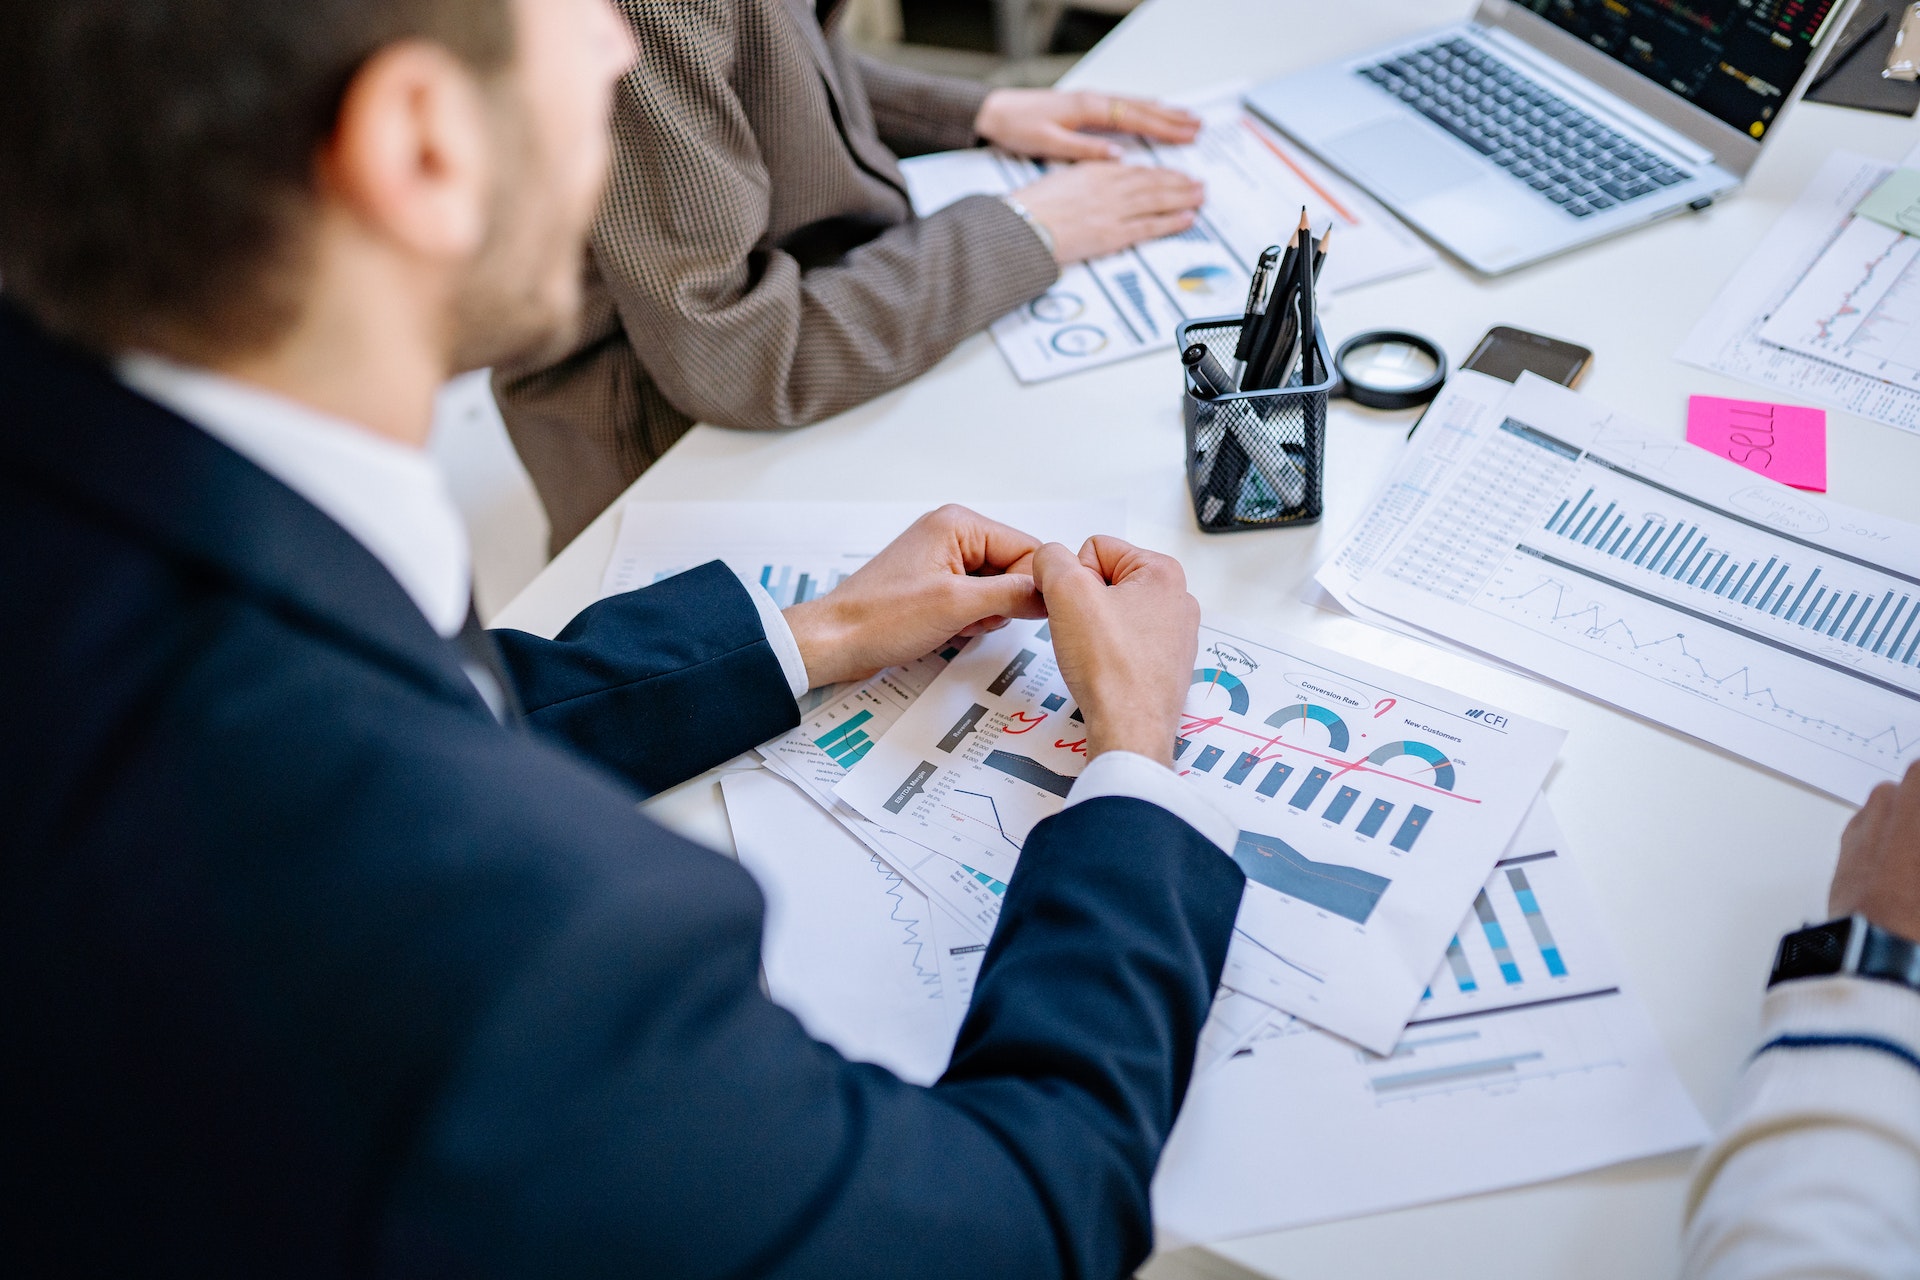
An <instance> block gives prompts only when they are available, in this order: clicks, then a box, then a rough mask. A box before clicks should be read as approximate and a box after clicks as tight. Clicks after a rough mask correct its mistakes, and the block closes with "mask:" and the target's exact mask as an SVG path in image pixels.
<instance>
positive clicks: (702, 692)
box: [491, 561, 800, 795]
mask: <svg viewBox="0 0 1920 1280" xmlns="http://www.w3.org/2000/svg"><path fill="white" fill-rule="evenodd" d="M491 634H492V635H493V638H494V641H495V642H496V643H497V644H498V645H499V646H500V652H501V657H502V658H503V659H504V660H505V662H506V665H507V671H508V674H509V675H510V676H511V677H512V679H513V683H514V688H515V691H516V692H517V693H518V694H519V695H520V704H521V706H522V707H523V708H524V709H525V712H526V716H527V722H528V724H529V725H530V726H531V727H532V728H534V729H535V730H536V731H539V732H544V733H548V734H552V735H553V736H555V737H557V738H560V739H562V740H563V741H565V742H566V743H567V744H568V745H569V746H571V747H572V748H573V749H574V750H575V751H578V752H580V753H581V754H583V755H586V756H587V757H589V758H590V759H593V760H596V761H598V762H599V763H601V764H603V765H605V766H607V767H609V768H611V769H613V770H615V771H616V772H618V773H620V774H621V775H623V776H625V777H626V778H628V779H629V780H631V781H632V782H634V783H635V784H636V785H638V786H639V787H640V788H641V790H642V791H643V792H644V793H646V794H648V795H651V794H653V793H655V792H658V791H664V790H666V789H668V788H669V787H673V786H676V785H678V784H679V783H682V782H685V781H686V780H687V779H688V778H692V777H695V776H697V775H699V774H701V773H704V772H705V771H706V770H708V769H711V768H712V767H714V766H715V765H717V764H721V763H723V762H725V761H727V760H731V759H732V758H733V757H735V756H737V755H739V754H740V753H741V752H743V751H746V750H748V749H749V748H751V747H753V746H755V745H757V744H759V743H762V742H765V741H766V740H767V739H769V738H772V737H776V736H777V735H779V734H782V733H785V732H786V731H787V730H789V729H791V728H793V727H794V726H795V725H796V724H798V723H800V711H799V708H798V707H797V706H796V705H795V703H794V700H793V691H792V690H791V689H790V688H789V687H788V685H787V677H786V674H785V673H784V672H783V671H782V669H781V666H780V659H779V657H778V655H776V654H775V653H774V651H773V647H772V646H771V645H770V644H768V643H767V637H766V632H765V631H764V630H763V629H762V627H761V625H760V615H759V612H758V611H757V610H756V609H755V608H754V606H753V600H752V599H751V598H750V597H749V596H748V595H747V592H746V589H745V588H744V587H742V586H741V585H740V580H739V579H738V578H737V577H735V576H734V574H733V571H732V570H730V569H728V568H727V567H726V566H725V565H723V564H721V563H719V562H718V561H716V562H714V563H712V564H707V565H702V566H701V567H700V568H698V569H693V570H690V571H689V572H687V573H683V574H679V575H677V576H675V577H672V578H668V579H667V580H666V581H664V582H660V583H656V584H655V585H653V586H651V587H645V588H642V589H641V590H639V591H629V592H626V593H625V594H622V595H617V596H610V597H608V598H607V599H605V600H602V601H600V602H599V603H598V604H595V605H591V606H589V607H588V608H587V609H586V610H585V611H583V612H582V613H581V614H580V615H579V616H578V617H576V618H575V619H574V620H573V621H572V622H570V623H568V624H567V627H566V630H564V631H562V632H561V633H560V634H559V635H558V636H557V637H555V638H554V639H552V640H545V639H542V638H540V637H539V636H533V635H529V634H527V633H526V632H524V631H506V630H502V631H494V632H492V633H491Z"/></svg>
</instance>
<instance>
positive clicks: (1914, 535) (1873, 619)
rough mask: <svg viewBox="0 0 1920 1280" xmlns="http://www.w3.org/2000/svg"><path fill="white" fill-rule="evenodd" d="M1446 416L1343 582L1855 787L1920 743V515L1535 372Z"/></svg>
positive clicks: (1357, 546)
mask: <svg viewBox="0 0 1920 1280" xmlns="http://www.w3.org/2000/svg"><path fill="white" fill-rule="evenodd" d="M1448 421H1449V422H1450V423H1451V424H1452V425H1451V428H1450V429H1449V430H1447V431H1444V432H1434V433H1432V434H1429V432H1428V431H1427V430H1426V429H1424V428H1423V429H1422V430H1421V432H1420V433H1419V435H1417V436H1416V437H1415V449H1416V451H1420V452H1422V453H1427V452H1431V453H1432V454H1433V455H1434V457H1433V459H1432V463H1431V466H1430V467H1429V468H1428V469H1427V471H1426V472H1424V473H1423V474H1426V475H1427V476H1429V480H1428V482H1427V485H1426V492H1424V493H1420V494H1417V495H1416V494H1411V493H1409V492H1407V491H1406V490H1405V489H1404V488H1394V489H1390V490H1389V492H1388V495H1387V497H1386V499H1384V501H1385V502H1388V503H1391V504H1394V505H1395V507H1396V509H1395V510H1394V511H1392V512H1388V513H1386V514H1384V515H1382V516H1381V517H1380V518H1378V519H1374V518H1372V517H1369V518H1368V519H1363V521H1362V522H1361V524H1360V526H1359V528H1358V529H1357V530H1356V533H1355V534H1354V535H1353V537H1352V538H1351V539H1350V540H1349V545H1348V546H1347V547H1345V548H1342V550H1341V551H1340V552H1339V553H1338V554H1336V556H1335V557H1334V560H1333V562H1332V564H1331V565H1330V566H1329V570H1328V571H1326V572H1324V574H1323V578H1322V580H1323V582H1325V583H1326V584H1327V586H1328V589H1329V591H1330V592H1332V593H1333V594H1335V595H1336V596H1337V595H1341V594H1343V593H1345V594H1350V595H1351V596H1352V597H1353V598H1354V599H1356V600H1357V601H1358V602H1359V603H1360V604H1361V605H1363V606H1365V607H1367V608H1370V609H1373V610H1377V611H1379V612H1382V613H1385V614H1387V615H1389V616H1391V617H1394V618H1398V619H1401V620H1402V621H1403V622H1406V623H1409V624H1412V625H1413V626H1416V627H1419V628H1422V629H1424V630H1427V631H1430V632H1432V633H1434V634H1436V635H1439V636H1442V637H1445V638H1447V639H1449V640H1452V641H1455V642H1457V643H1459V644H1463V645H1466V646H1468V647H1470V648H1473V649H1477V650H1479V651H1481V652H1484V653H1488V654H1491V655H1493V656H1495V657H1497V658H1500V659H1503V660H1505V661H1508V662H1511V663H1514V664H1516V665H1518V666H1521V667H1524V668H1526V669H1528V670H1530V671H1534V672H1536V673H1538V674H1540V675H1543V676H1546V677H1548V678H1550V679H1553V680H1557V681H1559V682H1560V683H1562V684H1565V685H1567V686H1569V687H1571V688H1573V689H1576V690H1579V691H1581V692H1583V693H1586V694H1588V695H1590V696H1593V697H1597V698H1600V699H1602V700H1603V701H1607V702H1611V703H1613V704H1615V705H1617V706H1621V707H1624V708H1626V709H1627V710H1629V711H1633V712H1635V713H1637V714H1640V715H1643V716H1647V717H1648V718H1650V719H1653V720H1657V721H1660V722H1661V723H1663V724H1667V725H1670V726H1672V727H1673V728H1676V729H1679V730H1681V731H1682V732H1685V733H1690V734H1693V735H1694V736H1696V737H1699V738H1703V739H1705V740H1706V741H1709V742H1712V743H1714V744H1715V745H1717V746H1720V747H1723V748H1725V749H1727V750H1729V751H1733V752H1736V753H1738V754H1740V755H1743V756H1745V757H1747V758H1748V759H1751V760H1755V761H1757V762H1759V763H1761V764H1763V765H1766V766H1768V767H1770V768H1773V769H1777V770H1779V771H1780V772H1782V773H1784V774H1787V775H1789V776H1791V777H1794V778H1798V779H1800V780H1802V781H1804V782H1807V783H1809V784H1811V785H1813V786H1816V787H1819V788H1820V789H1822V790H1824V791H1827V792H1830V793H1831V794H1833V795H1835V796H1838V797H1840V798H1841V799H1844V800H1848V801H1851V802H1853V803H1856V804H1857V803H1860V802H1862V801H1864V800H1865V799H1866V795H1867V792H1868V791H1870V790H1871V789H1872V788H1873V786H1874V785H1875V784H1877V783H1879V782H1882V781H1886V780H1888V779H1892V778H1897V777H1898V776H1899V775H1900V774H1901V773H1902V772H1903V771H1904V768H1905V766H1906V764H1907V763H1908V762H1910V761H1911V760H1913V759H1914V758H1916V756H1920V528H1917V527H1915V526H1913V525H1910V524H1906V523H1903V522H1901V521H1898V520H1891V519H1888V518H1886V517H1883V516H1877V515H1872V514H1869V513H1867V512H1862V511H1857V510H1854V509H1852V508H1848V507H1843V506H1841V505H1840V504H1838V503H1834V502H1830V501H1828V500H1827V499H1825V498H1823V497H1821V496H1819V495H1816V494H1810V493H1802V492H1800V491H1798V490H1795V489H1790V488H1788V487H1787V486H1785V485H1782V484H1777V483H1775V482H1773V481H1770V480H1767V479H1765V478H1764V477H1761V476H1757V475H1755V474H1753V473H1752V472H1750V471H1748V470H1746V469H1745V468H1743V467H1739V466H1736V465H1735V464H1733V463H1731V462H1728V461H1727V460H1725V459H1724V458H1718V457H1715V456H1713V455H1712V454H1709V453H1707V452H1706V451H1705V450H1702V449H1696V448H1694V447H1692V446H1691V445H1688V444H1685V443H1683V442H1680V441H1674V440H1660V439H1654V438H1652V437H1651V434H1650V433H1649V432H1648V431H1647V430H1646V429H1645V428H1643V427H1641V426H1639V425H1637V424H1635V423H1633V422H1631V421H1628V420H1625V419H1623V418H1621V417H1619V416H1617V415H1615V414H1613V413H1610V412H1609V411H1607V410H1606V409H1604V408H1602V407H1600V406H1598V405H1596V404H1594V403H1593V402H1592V401H1590V400H1587V399H1586V398H1584V397H1582V396H1580V395H1578V394H1576V393H1575V392H1572V391H1568V390H1566V389H1565V388H1562V387H1559V386H1556V385H1554V384H1552V383H1550V382H1547V381H1545V380H1544V379H1540V378H1535V377H1532V376H1531V375H1529V376H1528V377H1526V378H1524V379H1523V380H1522V381H1521V382H1520V384H1519V385H1518V386H1517V387H1515V388H1514V389H1513V391H1512V393H1511V394H1510V396H1509V397H1508V398H1507V399H1506V400H1505V401H1504V402H1503V403H1502V404H1501V406H1500V407H1499V408H1498V410H1497V411H1496V412H1482V413H1479V414H1472V413H1465V412H1463V413H1460V414H1457V415H1455V416H1453V417H1451V418H1449V419H1448ZM1415 466H1417V462H1416V460H1412V459H1410V460H1409V461H1408V462H1407V463H1406V464H1403V468H1412V467H1415ZM1363 543H1364V544H1365V545H1364V546H1362V545H1361V544H1363Z"/></svg>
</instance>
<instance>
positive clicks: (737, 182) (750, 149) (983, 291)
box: [494, 0, 1203, 550]
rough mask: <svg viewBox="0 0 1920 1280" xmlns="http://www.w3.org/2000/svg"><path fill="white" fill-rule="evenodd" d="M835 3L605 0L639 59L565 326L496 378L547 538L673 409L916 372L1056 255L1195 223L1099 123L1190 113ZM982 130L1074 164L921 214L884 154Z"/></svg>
mask: <svg viewBox="0 0 1920 1280" xmlns="http://www.w3.org/2000/svg"><path fill="white" fill-rule="evenodd" d="M838 4H839V0H821V8H820V11H819V13H818V14H816V11H815V8H814V5H813V3H812V0H620V3H619V8H620V9H621V11H622V12H623V13H624V14H625V15H626V17H627V20H628V21H629V22H630V23H631V24H632V27H633V30H634V34H635V36H636V37H637V40H638V43H639V46H640V61H639V64H638V65H637V66H636V68H635V69H634V70H633V71H632V72H631V73H630V74H629V75H628V76H627V77H626V79H625V80H624V82H623V83H622V85H621V87H620V90H619V96H618V99H617V102H616V104H615V107H614V114H613V130H614V140H615V141H614V160H613V173H612V179H611V185H610V188H609V191H608V195H607V199H606V202H605V204H604V206H603V207H602V210H601V214H600V220H599V225H598V227H597V228H596V230H595V232H594V236H593V241H592V244H591V247H590V250H589V254H588V262H587V276H588V280H587V306H586V309H585V312H584V313H583V316H582V321H581V325H580V328H579V330H578V332H577V333H576V334H575V335H573V337H572V338H571V340H570V341H569V343H568V344H566V345H565V346H564V348H563V349H562V350H560V351H557V352H550V353H548V355H547V356H546V357H545V358H543V359H541V360H539V361H535V362H533V363H531V364H528V365H525V366H522V367H519V368H513V369H506V370H501V371H499V372H498V373H497V374H496V375H495V379H494V390H495V394H496V396H497V398H498V400H499V403H500V408H501V412H502V415H503V416H504V417H505V419H506V423H507V429H508V431H509V432H510V434H511V435H512V437H513V441H514V445H515V447H516V449H517V450H518V451H519V454H520V457H521V459H522V461H523V462H524V463H525V464H526V466H527V469H528V471H529V472H530V473H531V474H532V476H533V480H534V484H535V486H536V487H537V488H538V490H539V492H540V496H541V499H542V501H543V502H544V504H545V506H546V509H547V515H548V519H549V521H550V524H551V527H552V545H553V548H554V549H555V550H558V549H559V548H561V547H563V546H565V545H566V544H567V543H568V542H570V541H572V539H573V538H574V536H575V535H576V534H578V533H579V532H580V530H582V529H584V528H585V527H586V526H587V524H588V523H590V522H591V521H592V520H593V518H594V517H595V516H597V515H598V514H599V513H600V512H601V511H602V510H604V509H605V508H606V507H607V505H608V504H609V503H611V502H612V501H613V500H614V499H615V498H617V497H618V496H619V495H620V493H621V491H622V490H624V489H625V488H626V487H627V485H628V484H630V483H632V481H633V479H634V478H635V477H636V476H638V475H639V474H640V473H641V472H642V471H644V470H646V468H647V467H648V466H649V465H651V464H652V463H653V461H654V460H655V459H657V458H658V457H659V456H660V455H661V454H663V453H665V452H666V450H667V449H668V448H669V447H671V446H672V444H673V443H674V441H676V440H678V439H679V438H680V436H681V435H682V434H684V433H685V432H686V430H687V428H688V427H689V426H691V425H692V424H693V423H694V422H696V421H700V422H711V423H715V424H718V425H721V426H726V427H736V428H743V429H761V430H764V429H778V428H786V427H795V426H801V425H804V424H807V423H811V422H817V421H819V420H821V419H823V418H827V417H830V416H832V415H833V414H836V413H839V412H841V411H843V410H846V409H849V408H852V407H853V406H855V405H858V404H862V403H864V402H866V401H867V400H870V399H872V398H873V397H875V396H878V395H881V394H882V393H884V392H887V391H890V390H892V389H893V388H895V387H898V386H900V385H901V384H902V383H905V382H907V381H909V380H910V379H912V378H914V377H916V376H917V375H919V374H920V373H922V372H924V371H926V370H927V369H928V368H931V367H932V366H933V365H934V364H935V363H936V362H938V361H939V360H940V359H941V358H942V357H944V356H945V355H946V354H947V353H948V352H949V351H951V350H952V349H953V348H954V346H955V345H957V344H958V343H959V342H960V341H961V340H962V339H964V338H966V337H968V336H969V335H971V334H973V333H976V332H978V331H979V330H981V329H983V328H985V327H986V326H987V325H988V324H990V323H991V322H992V321H993V320H995V319H997V318H998V317H1000V316H1001V315H1004V314H1005V313H1006V312H1008V311H1011V310H1012V309H1013V308H1015V307H1017V306H1020V305H1021V304H1022V303H1025V302H1029V301H1031V300H1032V299H1034V298H1036V297H1038V296H1040V295H1041V294H1042V293H1044V292H1046V290H1047V289H1048V288H1049V287H1050V286H1051V285H1052V284H1053V282H1054V280H1055V279H1056V278H1057V277H1058V273H1059V268H1060V266H1061V265H1063V264H1066V263H1071V262H1076V261H1080V260H1083V259H1086V258H1091V257H1097V256H1099V255H1102V254H1106V253H1112V252H1116V251H1118V250H1120V249H1123V248H1125V247H1127V246H1128V245H1130V244H1133V243H1135V242H1137V241H1140V240H1145V239H1151V238H1153V237H1156V236H1163V235H1170V234H1173V233H1175V232H1178V231H1182V230H1185V229H1186V228H1187V227H1188V226H1190V225H1191V224H1192V220H1193V212H1194V210H1195V209H1197V208H1198V207H1199V205H1200V203H1201V200H1202V197H1203V193H1202V191H1201V189H1200V187H1199V184H1197V183H1195V182H1193V181H1192V180H1191V179H1188V178H1186V177H1184V176H1182V175H1180V174H1176V173H1172V172H1170V171H1167V170H1159V169H1151V168H1141V167H1138V166H1130V165H1123V164H1118V163H1113V162H1112V161H1113V156H1114V154H1115V152H1114V145H1113V143H1112V141H1111V136H1110V135H1112V134H1115V133H1133V134H1138V135H1141V136H1144V137H1147V138H1150V139H1153V140H1156V141H1161V142H1169V143H1181V142H1187V141H1191V140H1192V138H1193V137H1194V136H1195V134H1196V132H1197V131H1198V128H1199V124H1198V121H1197V120H1196V119H1195V118H1194V117H1192V116H1191V115H1189V114H1188V113H1186V112H1183V111H1178V110H1175V109H1172V108H1169V107H1165V106H1161V105H1159V104H1156V103H1152V102H1145V101H1140V100H1137V99H1130V98H1119V97H1110V96H1108V95H1105V94H1097V93H1059V92H1053V91H1049V90H1007V89H999V90H993V91H991V92H990V91H988V90H987V89H986V88H985V87H984V86H982V85H978V84H974V83H970V82H967V81H960V80H949V79H943V78H935V77H930V76H925V75H921V74H918V73H913V72H908V71H904V70H901V69H898V68H894V67H890V66H887V65H885V64H883V63H880V62H877V61H874V60H872V59H869V58H866V57H862V56H859V55H856V54H855V53H853V52H852V51H851V50H850V49H849V48H848V46H847V44H846V43H845V41H844V40H843V39H842V38H841V37H840V36H839V34H838V33H837V32H836V31H835V16H836V15H835V9H836V8H837V6H838ZM1100 134H1107V135H1109V136H1107V137H1102V136H1099V135H1100ZM981 141H985V142H990V143H994V144H997V145H999V146H1002V147H1005V148H1007V149H1009V150H1011V151H1015V152H1019V153H1021V154H1024V155H1029V156H1034V157H1036V158H1043V159H1050V160H1073V161H1084V162H1087V163H1079V164H1074V165H1071V166H1069V167H1066V168H1063V169H1059V170H1056V171H1055V172H1053V173H1050V174H1049V175H1048V176H1046V177H1044V178H1042V179H1041V180H1039V181H1038V182H1036V183H1034V184H1033V185H1032V186H1029V187H1027V188H1025V189H1024V190H1022V191H1020V192H1018V193H1017V194H1016V196H1015V197H1013V198H1012V199H1010V200H1001V199H995V198H991V197H985V196H976V197H970V198H968V199H964V200H961V201H959V202H958V203H956V204H954V205H951V206H949V207H948V208H946V209H943V210H941V211H940V212H939V213H936V214H934V215H932V216H931V217H926V218H919V217H916V216H915V215H914V213H913V210H912V207H911V205H910V204H909V202H908V198H907V192H906V184H905V182H904V180H903V179H902V178H901V175H900V169H899V165H898V162H897V156H899V155H905V154H917V153H923V152H928V151H940V150H950V149H954V148H959V147H968V146H972V145H974V144H976V143H978V142H981Z"/></svg>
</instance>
